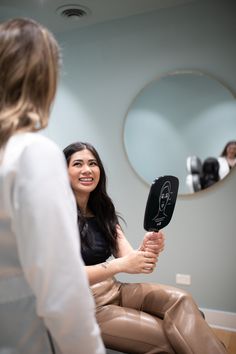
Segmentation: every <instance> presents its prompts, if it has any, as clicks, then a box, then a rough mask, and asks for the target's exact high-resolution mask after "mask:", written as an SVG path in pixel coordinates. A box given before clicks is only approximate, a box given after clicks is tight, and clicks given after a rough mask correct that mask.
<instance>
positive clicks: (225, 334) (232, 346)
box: [212, 328, 236, 354]
mask: <svg viewBox="0 0 236 354" xmlns="http://www.w3.org/2000/svg"><path fill="white" fill-rule="evenodd" d="M212 329H213V331H214V332H215V334H216V335H217V336H218V338H219V339H220V340H221V341H222V342H223V343H224V344H225V346H226V348H227V350H228V353H229V354H236V332H229V331H224V330H223V329H218V328H212Z"/></svg>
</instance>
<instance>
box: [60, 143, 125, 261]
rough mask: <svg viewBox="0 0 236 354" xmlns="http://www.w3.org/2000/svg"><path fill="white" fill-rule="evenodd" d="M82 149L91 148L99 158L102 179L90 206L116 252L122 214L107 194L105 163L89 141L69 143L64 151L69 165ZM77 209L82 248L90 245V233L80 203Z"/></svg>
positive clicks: (90, 201) (111, 248)
mask: <svg viewBox="0 0 236 354" xmlns="http://www.w3.org/2000/svg"><path fill="white" fill-rule="evenodd" d="M82 150H89V151H90V152H91V153H92V154H93V156H94V157H95V159H96V160H97V164H98V167H99V169H100V179H99V182H98V185H97V187H96V188H95V189H94V191H92V192H91V193H90V196H89V200H88V207H89V209H90V210H91V211H92V213H93V214H94V215H95V217H96V220H97V223H98V225H99V228H100V230H101V231H102V232H103V234H104V236H105V238H106V239H107V241H108V243H109V246H110V250H111V252H112V253H113V254H115V253H117V250H118V245H117V231H116V226H117V224H119V220H118V217H119V218H120V216H118V213H117V212H116V210H115V207H114V204H113V202H112V200H111V198H110V197H109V196H108V194H107V191H106V184H107V177H106V173H105V170H104V167H103V163H102V161H101V158H100V156H99V154H98V152H97V150H96V149H95V148H94V146H92V145H91V144H89V143H87V142H75V143H72V144H70V145H68V146H67V147H66V148H65V149H64V150H63V153H64V155H65V158H66V161H67V166H69V163H70V159H71V156H72V155H73V154H74V153H76V152H78V151H82ZM77 210H78V225H79V231H80V237H81V246H82V248H84V247H87V246H89V245H88V237H87V236H88V234H89V231H88V225H87V222H86V218H85V217H84V216H83V215H82V213H81V211H80V209H79V206H78V205H77Z"/></svg>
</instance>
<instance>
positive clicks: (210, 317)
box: [201, 308, 236, 332]
mask: <svg viewBox="0 0 236 354" xmlns="http://www.w3.org/2000/svg"><path fill="white" fill-rule="evenodd" d="M201 310H202V311H203V312H204V314H205V317H206V321H207V323H208V324H209V325H210V326H211V327H215V328H221V329H224V330H226V331H232V332H236V313H234V312H225V311H217V310H210V309H204V308H201Z"/></svg>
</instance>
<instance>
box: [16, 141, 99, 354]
mask: <svg viewBox="0 0 236 354" xmlns="http://www.w3.org/2000/svg"><path fill="white" fill-rule="evenodd" d="M13 205H14V209H13V210H14V214H15V215H14V219H15V222H14V224H13V228H14V230H15V233H16V238H17V244H18V249H19V257H20V260H21V264H22V267H23V271H24V274H25V276H26V279H27V280H28V282H29V284H30V287H31V288H32V290H33V292H34V294H35V296H36V301H37V313H38V315H39V316H41V317H43V319H44V322H45V324H46V326H47V327H48V329H49V330H50V332H51V335H52V337H53V338H54V340H55V341H56V343H57V345H58V346H59V348H60V351H61V352H62V353H63V354H95V353H96V354H104V353H105V350H104V345H103V342H102V340H101V336H100V330H99V327H98V325H97V322H96V320H95V309H94V301H93V297H92V295H91V293H90V290H89V285H88V281H87V277H86V274H85V270H84V264H83V261H82V259H81V256H80V241H79V236H78V228H77V216H76V205H75V199H74V196H73V194H72V191H71V188H70V185H69V179H68V174H67V169H66V164H65V161H64V156H63V154H62V152H61V151H60V150H59V148H58V147H57V146H56V145H55V144H54V143H53V142H51V141H50V140H48V139H45V140H43V142H41V141H37V142H34V143H31V144H30V145H29V146H28V147H27V148H26V149H25V150H24V152H23V153H22V156H21V158H20V161H19V166H18V172H17V176H16V184H15V187H14V191H13Z"/></svg>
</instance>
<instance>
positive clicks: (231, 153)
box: [226, 143, 236, 159]
mask: <svg viewBox="0 0 236 354" xmlns="http://www.w3.org/2000/svg"><path fill="white" fill-rule="evenodd" d="M226 155H227V157H229V158H232V159H234V158H235V157H236V144H235V143H232V144H229V145H228V147H227V150H226Z"/></svg>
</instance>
